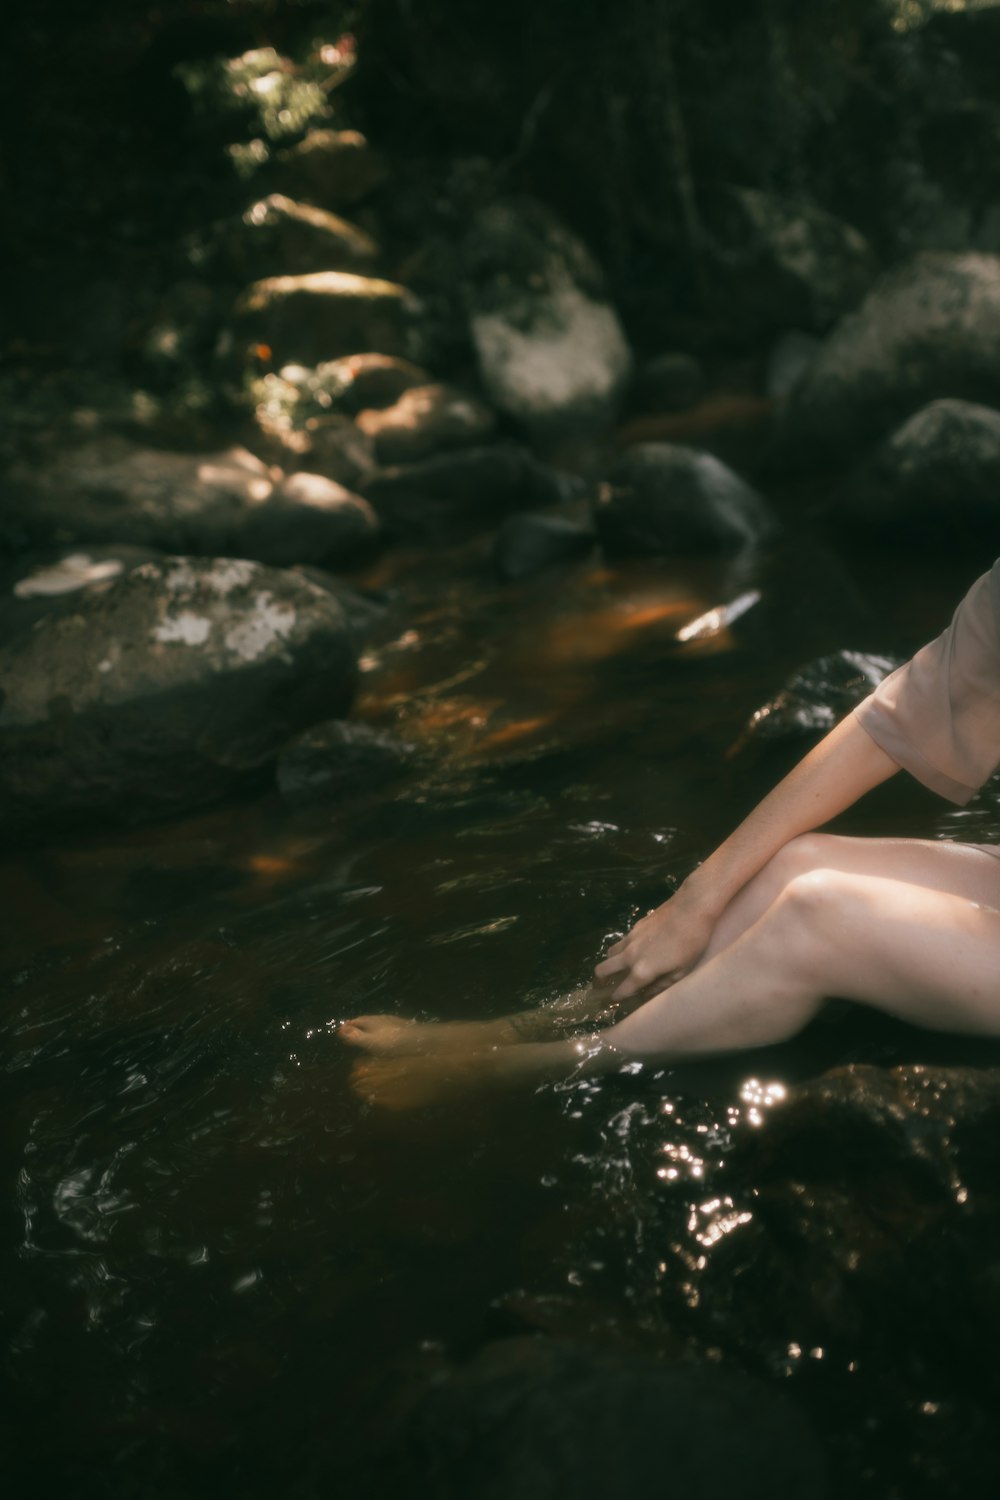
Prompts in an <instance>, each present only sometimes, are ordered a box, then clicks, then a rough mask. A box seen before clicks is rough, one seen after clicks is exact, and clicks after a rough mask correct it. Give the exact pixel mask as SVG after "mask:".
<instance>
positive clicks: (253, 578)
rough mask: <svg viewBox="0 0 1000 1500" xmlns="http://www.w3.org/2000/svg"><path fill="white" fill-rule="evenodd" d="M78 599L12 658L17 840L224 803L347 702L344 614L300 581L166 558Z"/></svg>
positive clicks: (15, 643) (8, 803)
mask: <svg viewBox="0 0 1000 1500" xmlns="http://www.w3.org/2000/svg"><path fill="white" fill-rule="evenodd" d="M77 600H78V603H77V605H76V607H75V608H74V610H73V611H72V612H71V613H64V614H61V615H59V616H54V617H52V618H49V619H44V620H42V621H40V622H39V623H38V624H37V625H36V626H35V627H34V628H32V629H30V630H28V631H24V632H21V633H20V634H19V635H18V636H17V637H15V638H14V639H13V640H12V641H10V642H9V643H8V644H7V645H6V646H5V647H3V648H2V650H0V680H2V681H3V684H4V696H3V701H2V705H0V807H2V811H0V822H2V824H3V826H4V828H5V830H6V831H7V832H8V834H10V833H13V834H22V833H26V832H29V831H38V830H41V831H45V830H52V829H56V828H58V829H59V830H60V831H62V832H64V831H66V830H67V829H72V828H74V827H77V826H83V825H90V824H94V823H100V822H104V821H112V822H122V821H125V822H133V821H136V822H137V821H141V820H143V819H146V818H150V817H156V816H160V815H162V814H166V813H168V812H174V811H176V810H178V809H180V808H184V807H192V806H196V805H199V804H201V803H205V802H209V801H212V800H214V799H215V798H217V797H219V796H221V795H223V794H224V793H226V792H229V791H231V790H233V789H234V788H236V787H239V786H240V785H242V784H245V783H247V782H248V781H253V780H257V779H259V778H260V777H261V775H262V774H265V773H266V771H267V769H268V768H269V766H270V765H271V763H272V762H273V760H274V757H275V755H276V754H277V752H278V750H279V749H280V747H281V746H282V745H283V744H285V743H286V742H287V740H288V739H289V738H290V736H292V735H293V734H295V733H297V732H298V731H299V730H301V729H303V728H304V727H306V726H307V725H309V724H311V723H315V722H318V721H319V720H322V719H326V718H329V717H330V716H331V715H336V714H339V713H342V712H343V711H344V710H345V709H346V707H347V705H348V703H349V701H350V698H351V695H352V692H353V688H354V681H355V662H354V652H353V647H352V644H351V641H350V635H349V632H348V628H347V622H346V619H345V617H344V612H343V610H342V609H341V607H340V606H339V604H338V603H337V602H336V600H335V599H334V598H332V597H331V596H330V594H328V593H327V592H325V591H324V590H322V589H320V588H318V587H316V586H315V585H314V584H311V583H310V582H308V580H306V579H304V578H302V577H300V576H296V575H294V574H290V573H284V572H279V571H277V570H275V569H270V568H264V567H261V566H260V565H259V564H257V563H252V562H246V561H242V560H238V561H237V560H231V559H204V558H200V559H199V558H165V559H163V560H161V561H159V562H147V563H143V564H142V565H141V566H139V567H136V568H133V569H132V570H131V571H130V572H128V573H125V574H123V575H122V576H121V577H120V578H118V579H116V580H115V581H114V582H113V583H112V584H111V586H110V587H109V588H107V589H106V590H105V591H103V592H95V591H88V592H85V593H83V594H79V595H78V596H77Z"/></svg>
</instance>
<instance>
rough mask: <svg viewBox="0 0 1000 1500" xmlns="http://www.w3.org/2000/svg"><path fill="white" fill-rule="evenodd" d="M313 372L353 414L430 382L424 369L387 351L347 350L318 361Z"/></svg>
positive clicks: (390, 401)
mask: <svg viewBox="0 0 1000 1500" xmlns="http://www.w3.org/2000/svg"><path fill="white" fill-rule="evenodd" d="M314 375H315V379H316V381H318V382H319V388H322V389H326V390H327V391H328V393H329V395H330V398H331V400H333V401H335V402H336V403H337V406H338V407H339V408H340V409H341V410H343V411H346V412H350V413H352V414H353V415H356V414H357V413H358V412H359V411H364V410H366V409H367V408H370V407H377V408H381V407H385V406H393V405H394V404H395V403H396V402H397V401H398V400H399V398H400V397H401V396H402V395H404V393H405V392H406V391H409V390H412V389H413V387H414V386H418V385H430V384H432V377H431V375H430V373H429V372H428V371H427V370H424V369H421V367H420V365H415V364H413V363H412V362H411V361H410V360H407V359H398V358H396V357H394V356H393V355H390V354H351V355H349V356H348V357H347V358H346V359H335V360H331V361H330V362H329V363H328V364H324V365H319V366H318V367H317V369H316V370H315V372H314Z"/></svg>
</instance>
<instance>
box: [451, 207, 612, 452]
mask: <svg viewBox="0 0 1000 1500" xmlns="http://www.w3.org/2000/svg"><path fill="white" fill-rule="evenodd" d="M463 264H464V267H465V271H466V276H467V286H468V290H467V296H468V305H469V325H470V331H471V335H472V342H473V344H474V346H475V350H476V355H477V357H478V361H479V371H480V376H481V379H482V382H483V386H484V388H485V390H486V393H487V395H488V396H489V398H490V400H491V401H492V402H493V404H494V405H495V406H496V407H498V408H499V410H500V411H503V412H505V413H506V414H507V415H508V416H510V417H512V418H513V419H514V420H515V421H516V422H518V423H519V424H520V425H521V426H522V427H523V428H524V429H525V430H526V431H528V432H530V433H532V434H533V435H534V436H535V437H537V438H539V439H540V440H546V439H549V438H561V437H564V436H566V435H567V434H572V433H579V432H585V431H587V430H588V429H589V428H591V427H592V426H593V425H594V424H597V425H598V426H601V425H607V424H609V423H610V422H611V421H612V419H613V417H614V415H615V412H616V410H617V407H618V403H619V400H620V397H621V395H622V392H623V390H624V388H625V386H626V385H627V383H628V380H629V378H630V376H631V372H632V355H631V351H630V349H629V346H628V343H627V341H626V338H625V334H624V332H623V331H622V327H621V324H620V323H619V321H618V316H617V314H616V313H615V311H614V309H613V308H612V307H611V306H610V304H609V303H608V302H607V301H606V300H605V298H604V295H603V291H602V288H601V277H600V273H599V271H598V269H597V267H596V265H595V263H594V261H593V260H592V258H591V256H590V254H589V253H588V251H587V250H586V248H585V247H584V246H583V244H581V242H580V241H579V240H578V239H577V238H576V237H575V236H574V235H572V234H571V233H570V231H569V230H568V229H566V227H565V226H564V225H563V224H561V223H560V222H559V220H558V219H556V218H555V217H554V216H552V215H551V214H550V213H549V212H548V211H547V210H546V209H544V208H543V207H542V206H541V205H540V204H537V203H535V202H533V201H531V200H517V201H511V202H501V203H494V204H491V205H490V207H489V208H487V209H485V210H484V211H483V212H482V213H481V214H480V215H479V217H478V218H477V220H476V221H475V223H474V225H473V227H472V230H471V231H470V233H469V236H468V239H467V240H466V243H465V245H464V247H463Z"/></svg>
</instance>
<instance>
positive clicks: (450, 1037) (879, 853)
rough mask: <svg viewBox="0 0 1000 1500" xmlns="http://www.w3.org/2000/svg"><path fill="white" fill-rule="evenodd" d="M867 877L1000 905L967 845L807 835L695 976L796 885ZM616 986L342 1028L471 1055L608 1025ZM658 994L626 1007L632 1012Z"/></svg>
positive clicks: (988, 864) (729, 923) (382, 1049)
mask: <svg viewBox="0 0 1000 1500" xmlns="http://www.w3.org/2000/svg"><path fill="white" fill-rule="evenodd" d="M817 870H828V871H831V872H839V873H841V874H845V875H872V876H878V877H882V878H886V879H890V880H899V881H902V882H905V883H906V884H909V885H913V886H916V887H920V888H926V889H929V890H936V891H943V892H950V893H951V894H953V895H956V896H962V897H965V898H966V899H968V900H980V901H987V902H988V901H990V900H991V899H993V900H996V901H1000V859H997V858H996V857H995V856H993V855H991V854H986V853H984V852H983V850H981V849H977V848H975V847H972V846H969V845H962V844H950V843H943V842H940V841H935V840H931V839H872V838H848V837H844V836H842V835H838V834H824V833H810V834H804V835H802V836H801V837H799V838H796V839H792V840H791V841H790V842H789V843H788V844H786V845H785V847H784V848H783V849H782V850H781V851H780V852H779V853H778V854H776V855H775V856H774V858H773V859H772V860H770V861H769V862H768V864H766V865H765V866H764V868H763V869H762V870H761V871H760V873H759V874H758V875H756V876H755V877H754V878H753V880H751V881H749V882H748V884H747V885H746V886H745V887H744V888H743V890H742V891H740V892H739V894H738V895H737V896H735V897H734V898H733V900H732V901H731V902H730V903H729V906H728V907H727V908H726V909H725V911H724V912H723V913H722V915H721V916H720V918H719V920H718V922H717V923H716V926H715V930H714V932H713V933H712V938H711V941H710V942H709V945H708V947H707V949H706V950H705V953H704V955H703V956H702V958H701V960H700V961H699V963H698V965H696V968H695V970H694V971H692V972H697V970H698V969H700V968H702V967H704V965H705V964H706V963H708V962H709V961H710V960H712V959H714V958H715V957H717V956H718V955H719V954H720V953H721V952H722V951H723V950H724V949H725V948H728V947H729V946H730V944H732V943H733V942H735V941H736V939H737V938H738V937H740V936H742V934H743V933H744V932H746V931H748V930H749V928H751V927H752V926H754V925H755V923H757V922H758V921H759V920H760V919H761V917H762V916H763V915H764V913H765V912H766V911H767V910H768V908H769V907H770V906H772V905H773V904H774V902H775V901H777V900H778V898H779V897H780V896H781V894H782V893H783V891H784V890H785V889H786V888H787V887H788V886H789V885H790V884H791V882H792V881H793V880H796V879H798V878H799V877H801V876H804V875H808V874H810V873H812V872H813V871H817ZM616 985H617V979H616V978H615V979H611V980H607V981H605V982H603V983H601V982H599V981H596V980H595V981H594V983H593V984H591V985H585V986H583V987H581V988H580V989H577V990H574V991H572V992H571V993H570V994H569V995H566V996H564V997H562V998H561V999H560V1000H559V1001H557V1002H555V1003H554V1004H553V1005H547V1006H541V1007H539V1008H538V1009H536V1010H527V1011H519V1012H516V1013H515V1014H513V1015H509V1016H502V1017H499V1018H496V1019H492V1020H488V1021H446V1022H418V1021H410V1020H406V1019H404V1018H402V1017H399V1016H389V1015H376V1016H358V1017H356V1018H354V1019H353V1020H350V1021H346V1022H345V1023H344V1024H343V1026H341V1028H340V1036H341V1038H342V1039H343V1040H344V1041H345V1042H347V1043H348V1044H349V1045H351V1046H354V1047H360V1048H362V1049H363V1050H364V1051H366V1052H376V1053H380V1054H382V1055H385V1056H388V1055H398V1056H411V1055H418V1054H423V1053H426V1052H429V1051H432V1050H435V1051H436V1050H441V1049H445V1048H448V1049H452V1050H461V1051H468V1050H470V1049H476V1048H479V1047H491V1046H492V1047H505V1046H511V1045H513V1044H515V1043H520V1042H540V1041H551V1040H553V1039H556V1038H563V1037H565V1036H566V1034H567V1032H569V1031H572V1030H574V1029H575V1028H578V1027H579V1026H581V1025H587V1024H598V1023H602V1022H607V1021H611V1020H613V1019H614V1018H615V1016H616V1014H617V1013H618V1012H619V1011H620V1009H621V1007H622V1003H623V1002H617V1001H615V1000H614V999H613V998H612V993H613V991H614V989H615V988H616ZM652 991H655V986H651V987H649V988H647V990H646V991H645V992H644V993H643V994H640V995H636V996H633V997H631V998H630V1000H629V1001H628V1002H627V1004H628V1007H629V1009H630V1010H634V1009H635V1008H637V1007H638V1006H639V1005H640V1004H641V1002H642V1000H643V999H645V998H647V997H648V996H649V995H650V993H651V992H652Z"/></svg>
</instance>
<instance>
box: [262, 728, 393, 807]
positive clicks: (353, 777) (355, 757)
mask: <svg viewBox="0 0 1000 1500" xmlns="http://www.w3.org/2000/svg"><path fill="white" fill-rule="evenodd" d="M417 754H418V751H417V747H416V746H415V745H411V744H409V743H408V742H407V741H405V740H400V739H397V737H396V736H395V735H392V734H387V733H385V731H383V730H380V729H373V728H372V726H371V725H369V724H352V723H350V722H348V721H345V720H343V719H334V720H331V721H330V722H328V723H325V724H314V725H313V726H312V728H310V729H307V730H305V731H304V732H303V733H302V734H299V735H296V737H295V738H294V739H293V740H290V741H289V742H288V744H287V745H285V746H284V748H283V749H282V751H281V753H280V754H279V756H278V761H277V767H276V774H277V781H278V790H279V792H280V793H281V795H282V796H283V797H284V798H285V800H286V802H289V803H291V804H292V805H294V806H300V805H302V804H304V803H308V802H315V801H319V800H323V801H336V800H341V799H343V798H345V797H354V796H357V795H359V794H361V793H363V792H366V791H371V790H374V789H375V788H376V787H380V786H382V785H384V784H385V782H387V781H391V780H392V779H393V778H394V777H396V776H400V775H402V774H403V772H405V771H407V770H409V769H410V768H411V767H412V765H413V764H414V762H415V760H416V758H417Z"/></svg>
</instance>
